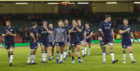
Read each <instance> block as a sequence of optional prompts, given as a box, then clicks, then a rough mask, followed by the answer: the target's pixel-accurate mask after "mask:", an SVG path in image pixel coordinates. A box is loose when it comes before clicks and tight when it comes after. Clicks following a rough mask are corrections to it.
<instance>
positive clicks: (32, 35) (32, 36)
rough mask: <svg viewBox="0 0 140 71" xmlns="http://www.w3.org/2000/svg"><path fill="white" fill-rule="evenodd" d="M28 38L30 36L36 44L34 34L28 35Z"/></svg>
mask: <svg viewBox="0 0 140 71" xmlns="http://www.w3.org/2000/svg"><path fill="white" fill-rule="evenodd" d="M30 36H31V38H32V39H34V43H36V38H35V36H34V34H33V33H30Z"/></svg>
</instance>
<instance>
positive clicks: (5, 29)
mask: <svg viewBox="0 0 140 71" xmlns="http://www.w3.org/2000/svg"><path fill="white" fill-rule="evenodd" d="M8 31H9V32H10V33H12V34H16V30H15V28H14V27H10V28H8V27H5V28H4V29H3V34H6V33H7V32H8ZM8 41H10V42H11V41H13V42H14V36H11V35H7V36H6V37H5V42H8Z"/></svg>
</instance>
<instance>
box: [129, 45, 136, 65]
mask: <svg viewBox="0 0 140 71" xmlns="http://www.w3.org/2000/svg"><path fill="white" fill-rule="evenodd" d="M128 51H129V56H130V58H131V60H132V63H135V62H136V60H135V59H134V57H133V52H132V46H128Z"/></svg>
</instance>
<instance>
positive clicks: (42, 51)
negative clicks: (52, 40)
mask: <svg viewBox="0 0 140 71" xmlns="http://www.w3.org/2000/svg"><path fill="white" fill-rule="evenodd" d="M40 48H41V56H42V63H45V61H46V60H45V58H46V53H45V46H44V44H43V43H41V45H40Z"/></svg>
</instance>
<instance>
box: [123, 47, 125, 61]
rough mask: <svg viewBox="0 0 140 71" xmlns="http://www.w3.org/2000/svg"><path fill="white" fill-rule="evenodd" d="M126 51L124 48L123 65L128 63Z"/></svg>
mask: <svg viewBox="0 0 140 71" xmlns="http://www.w3.org/2000/svg"><path fill="white" fill-rule="evenodd" d="M125 53H126V49H125V48H123V63H126V60H125V58H126V54H125Z"/></svg>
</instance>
